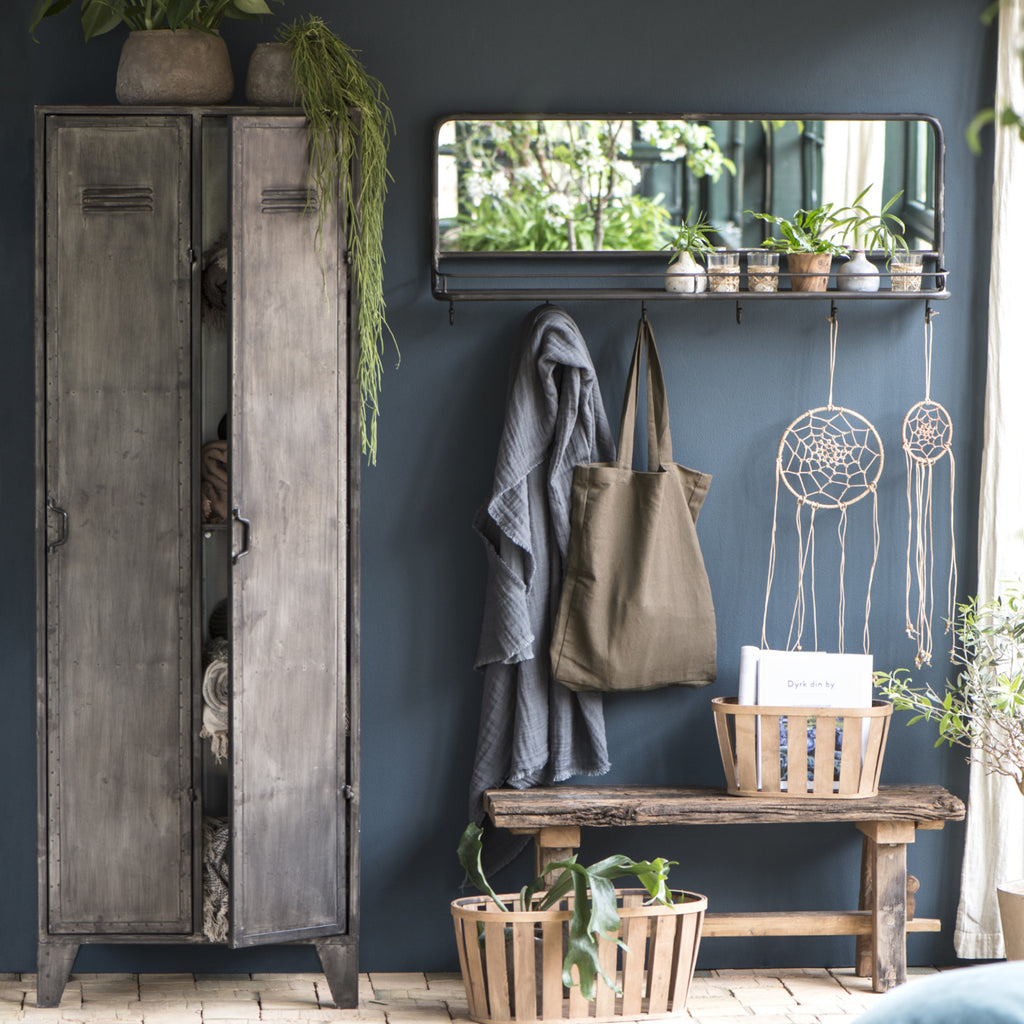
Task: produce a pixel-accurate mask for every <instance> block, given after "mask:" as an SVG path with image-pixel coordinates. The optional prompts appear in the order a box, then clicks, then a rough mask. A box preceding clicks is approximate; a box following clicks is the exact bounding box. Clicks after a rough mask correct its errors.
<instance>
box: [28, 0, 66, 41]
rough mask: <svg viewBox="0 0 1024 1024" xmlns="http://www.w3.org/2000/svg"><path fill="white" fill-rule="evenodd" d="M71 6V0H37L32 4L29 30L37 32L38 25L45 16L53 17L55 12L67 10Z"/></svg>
mask: <svg viewBox="0 0 1024 1024" xmlns="http://www.w3.org/2000/svg"><path fill="white" fill-rule="evenodd" d="M70 6H71V0H36V2H35V3H34V4H33V5H32V13H31V15H30V16H29V23H28V30H29V32H31V33H33V34H34V33H35V30H36V27H37V26H38V25H39V22H41V21H42V20H43V18H52V17H53V16H54V15H55V14H60V12H61V11H64V10H67V8H68V7H70Z"/></svg>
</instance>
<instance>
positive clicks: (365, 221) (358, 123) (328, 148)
mask: <svg viewBox="0 0 1024 1024" xmlns="http://www.w3.org/2000/svg"><path fill="white" fill-rule="evenodd" d="M278 39H279V40H280V41H281V42H283V43H287V44H288V46H289V47H291V57H292V74H293V75H294V78H295V83H296V86H297V87H298V90H299V95H300V101H299V102H300V103H301V105H302V111H303V113H304V114H305V115H306V123H307V126H308V134H309V159H310V166H311V168H312V173H313V181H314V184H315V185H316V187H317V191H318V192H319V194H320V196H321V197H322V198H323V199H324V200H326V201H328V202H329V201H330V199H331V197H334V196H336V195H337V194H338V190H339V188H340V189H341V190H342V193H343V200H344V212H345V214H346V215H347V218H348V222H349V224H350V225H351V241H350V248H351V252H352V262H353V266H354V269H355V278H356V291H357V298H358V304H359V323H358V326H359V432H360V437H361V440H362V448H363V454H364V455H366V456H367V459H368V460H369V462H370V464H371V465H372V464H374V463H376V461H377V415H378V412H379V402H378V399H379V395H380V388H381V373H382V369H383V362H382V360H383V354H384V331H385V329H386V330H387V332H388V334H389V335H391V329H390V328H389V327H388V324H387V320H386V318H385V305H384V269H383V265H384V244H383V226H384V200H385V197H386V195H387V183H388V179H389V177H390V175H389V174H388V169H387V157H388V146H389V144H390V138H391V134H392V133H393V131H394V126H395V123H394V118H393V116H392V114H391V110H390V109H389V107H388V104H387V99H388V97H387V92H386V90H385V89H384V86H383V85H382V84H381V83H380V82H379V81H377V79H376V78H373V77H372V76H370V75H369V74H367V72H366V69H365V68H364V67H363V65H362V63H361V62H360V60H359V58H358V56H357V55H356V51H355V50H353V49H351V48H350V47H349V46H347V45H346V44H345V43H343V42H342V41H341V39H339V38H338V37H337V36H336V35H335V34H334V33H333V32H332V31H331V30H330V29H329V28H328V27H327V25H326V24H325V23H324V21H323V20H322V19H321V18H317V17H312V16H309V17H306V18H302V19H299V20H298V21H296V22H294V23H293V24H291V25H287V26H285V27H284V28H282V29H281V30H280V31H279V33H278ZM357 151H358V152H359V155H360V172H361V182H360V192H359V195H358V196H356V194H355V191H354V189H353V187H352V179H351V176H350V175H348V174H346V173H345V168H346V166H347V164H348V161H349V159H350V158H351V157H352V155H353V154H354V153H356V152H357ZM325 206H326V203H325V202H321V204H320V207H319V213H318V216H319V218H320V219H319V222H318V227H317V240H318V244H319V243H320V241H321V228H322V226H323V218H324V216H325V213H326V210H325ZM391 337H392V340H394V336H393V335H391Z"/></svg>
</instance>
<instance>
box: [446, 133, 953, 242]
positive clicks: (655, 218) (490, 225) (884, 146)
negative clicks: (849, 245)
mask: <svg viewBox="0 0 1024 1024" xmlns="http://www.w3.org/2000/svg"><path fill="white" fill-rule="evenodd" d="M940 144H941V138H940V132H939V129H938V125H937V124H936V123H935V122H934V121H931V120H929V119H925V118H917V117H914V116H897V117H890V118H878V117H875V118H863V119H854V118H831V119H828V120H821V119H813V118H807V117H802V118H801V119H798V120H787V119H773V118H769V117H764V118H756V119H755V118H749V117H729V116H727V115H705V116H701V117H689V118H673V117H670V116H658V115H653V116H647V117H644V118H636V117H634V118H632V119H630V118H627V117H624V116H622V115H609V116H606V117H601V118H594V117H590V118H578V117H566V116H562V117H558V118H555V117H552V118H546V117H536V116H534V117H518V116H516V115H507V116H505V117H501V118H475V117H467V118H459V119H451V120H447V121H444V122H442V123H441V125H440V127H439V129H438V136H437V166H436V185H437V191H436V194H435V204H436V219H435V225H434V227H435V239H434V241H435V249H436V251H437V252H438V253H457V252H463V253H473V252H490V253H516V252H544V253H549V252H561V253H565V252H593V251H596V250H603V251H626V252H653V251H657V250H660V249H663V248H664V247H665V246H666V245H667V244H669V243H670V242H671V240H672V238H673V236H674V235H675V233H676V231H677V230H678V229H679V226H680V225H681V224H682V223H683V222H684V219H685V217H686V215H687V213H688V212H690V211H694V210H702V211H706V214H707V218H708V220H709V222H710V233H709V239H710V241H711V243H712V244H713V245H716V246H725V247H728V248H734V249H742V248H756V247H758V246H760V245H761V244H762V243H763V242H764V241H765V239H766V238H767V237H769V235H770V233H771V232H772V227H771V222H770V220H769V221H765V220H758V219H756V218H755V217H754V216H753V215H752V214H751V213H749V212H748V211H757V212H761V213H766V214H769V215H773V216H786V217H788V216H790V215H791V214H792V212H793V210H797V209H814V208H816V207H819V206H822V205H824V204H825V203H832V204H834V206H835V207H836V208H840V207H844V206H849V205H852V204H855V203H858V201H861V197H862V196H863V195H864V194H865V189H868V188H869V187H870V186H874V187H873V188H870V191H869V192H868V193H866V194H867V195H868V196H869V198H870V197H878V206H879V207H881V205H882V202H881V198H880V197H881V196H883V195H885V196H892V195H894V194H896V193H899V194H900V197H899V201H898V203H897V205H896V206H893V207H891V208H888V209H887V210H886V211H885V212H886V213H888V214H891V215H892V216H895V217H898V218H899V220H900V221H901V222H902V223H904V224H905V225H906V233H905V236H904V237H905V238H906V240H907V243H908V244H909V245H910V247H911V248H915V249H924V250H931V249H936V248H937V247H938V246H937V243H938V241H939V240H940V239H941V226H940V225H938V224H937V208H940V206H941V199H940V197H941V182H940V178H941V173H940V169H941V159H940V160H939V162H938V163H937V162H936V152H937V148H938V147H939V146H940ZM868 212H869V213H871V214H872V215H874V216H879V215H881V214H882V211H881V209H880V208H879V209H874V208H873V207H872V208H871V209H869V211H868Z"/></svg>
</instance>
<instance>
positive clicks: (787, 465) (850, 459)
mask: <svg viewBox="0 0 1024 1024" xmlns="http://www.w3.org/2000/svg"><path fill="white" fill-rule="evenodd" d="M838 324H839V322H838V319H837V318H836V317H835V316H831V317H829V368H828V376H829V384H828V405H827V406H823V407H820V408H817V409H811V410H809V411H808V412H806V413H804V414H803V415H802V416H798V417H797V418H796V419H795V420H794V421H793V422H792V423H791V424H790V425H789V426H788V427H787V428H786V430H785V431H784V433H783V435H782V440H781V441H780V443H779V450H778V455H777V456H776V460H775V508H774V512H773V515H772V533H771V550H770V552H769V556H768V582H767V586H766V587H765V599H764V616H763V618H762V620H761V646H762V647H763V648H767V647H768V635H767V634H768V604H769V602H770V599H771V591H772V584H773V581H774V578H775V562H776V555H777V540H778V537H777V534H778V514H779V494H780V492H781V488H780V486H779V485H780V483H782V484H785V486H786V488H787V490H789V491H790V493H791V494H792V495H793V496H794V497H795V498H796V502H797V505H796V535H797V586H796V598H795V600H794V603H793V613H792V615H791V617H790V622H789V634H788V636H787V638H786V645H787V649H788V650H800V649H801V644H802V641H803V634H804V628H805V626H806V618H807V609H808V604H809V605H810V612H811V622H812V627H813V633H814V649H815V650H817V649H818V606H817V593H816V579H815V557H814V556H815V534H814V527H815V519H816V516H817V513H818V510H819V509H834V510H837V511H838V512H839V522H838V524H837V528H836V534H837V539H838V542H839V626H838V637H837V639H838V650H839V653H841V654H842V653H844V651H845V645H846V635H845V633H846V628H845V621H846V533H847V525H848V519H847V510H848V508H849V506H850V505H852V504H854V503H855V502H857V501H860V499H861V498H864V497H867V496H868V495H869V494H870V495H871V500H872V558H871V566H870V571H869V575H868V585H867V596H866V598H865V602H864V633H863V640H864V653H865V654H868V653H870V649H871V632H870V628H869V619H870V615H871V588H872V586H873V584H874V579H875V570H876V568H877V566H878V551H879V547H880V531H879V527H878V488H877V484H878V479H879V477H880V476H881V474H882V467H883V465H884V462H885V453H884V450H883V448H882V440H881V438H880V437H879V436H878V431H877V430H875V428H874V427H873V426H872V425H871V423H869V422H868V421H867V420H866V419H865V418H864V417H863V416H861V415H860V414H859V413H856V412H853V411H852V410H850V409H844V408H843V407H842V406H836V405H833V404H832V398H833V383H834V378H835V365H836V347H837V345H836V343H837V338H838V331H839V326H838ZM805 505H806V506H807V507H808V508H810V516H809V521H808V526H807V536H806V539H805V537H804V531H803V518H802V517H803V509H804V506H805ZM808 574H809V576H810V597H809V598H808V595H807V592H806V587H805V580H806V579H807V577H808Z"/></svg>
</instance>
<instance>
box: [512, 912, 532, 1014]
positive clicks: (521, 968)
mask: <svg viewBox="0 0 1024 1024" xmlns="http://www.w3.org/2000/svg"><path fill="white" fill-rule="evenodd" d="M512 937H513V945H512V958H513V974H514V992H515V1012H516V1019H517V1020H525V1021H533V1020H536V1019H537V969H536V964H537V942H536V939H535V938H534V926H533V925H532V924H531V923H530V922H529V921H517V922H516V923H515V924H514V925H513V926H512Z"/></svg>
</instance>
